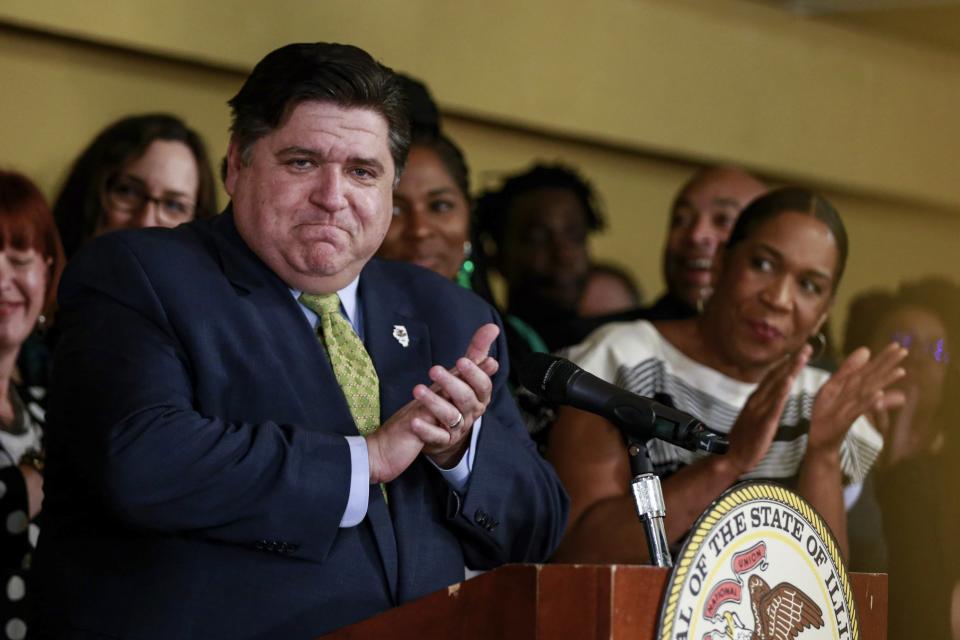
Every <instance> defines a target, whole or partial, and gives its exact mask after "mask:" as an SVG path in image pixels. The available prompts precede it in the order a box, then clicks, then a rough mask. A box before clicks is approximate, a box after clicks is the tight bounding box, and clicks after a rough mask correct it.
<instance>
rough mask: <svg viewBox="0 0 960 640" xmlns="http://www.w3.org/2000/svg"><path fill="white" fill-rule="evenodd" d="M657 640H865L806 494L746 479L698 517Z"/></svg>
mask: <svg viewBox="0 0 960 640" xmlns="http://www.w3.org/2000/svg"><path fill="white" fill-rule="evenodd" d="M657 637H658V638H660V640H794V639H799V640H814V639H819V638H834V639H837V640H854V639H859V637H860V632H859V623H858V620H857V612H856V609H855V608H854V603H853V592H852V591H851V590H850V583H849V580H848V577H847V571H846V568H845V567H844V564H843V559H842V558H841V556H840V550H839V548H838V547H837V543H836V540H834V538H833V534H831V533H830V530H829V529H828V528H827V526H826V524H825V523H824V522H823V520H822V519H821V518H820V516H819V515H817V513H816V512H815V511H814V510H813V508H812V507H811V506H810V505H809V504H808V503H807V502H806V501H805V500H804V499H803V498H801V497H800V496H798V495H796V494H795V493H793V492H791V491H789V490H788V489H785V488H783V487H780V486H778V485H774V484H769V483H762V482H746V483H742V484H738V485H736V486H734V487H733V488H732V489H730V490H728V491H727V492H725V493H724V494H723V495H721V496H720V497H719V498H718V499H717V500H716V502H714V503H713V504H712V505H711V506H710V508H709V509H707V511H706V512H705V513H704V514H703V515H702V516H700V518H699V519H698V520H697V522H696V524H695V525H694V527H693V529H692V531H691V533H690V536H689V537H688V538H687V541H686V543H685V544H684V546H683V549H682V550H681V552H680V555H679V557H678V559H677V562H676V564H675V565H674V568H673V571H672V573H671V575H670V580H669V581H668V583H667V591H666V596H665V597H664V603H663V608H662V609H661V611H660V626H659V630H658V632H657Z"/></svg>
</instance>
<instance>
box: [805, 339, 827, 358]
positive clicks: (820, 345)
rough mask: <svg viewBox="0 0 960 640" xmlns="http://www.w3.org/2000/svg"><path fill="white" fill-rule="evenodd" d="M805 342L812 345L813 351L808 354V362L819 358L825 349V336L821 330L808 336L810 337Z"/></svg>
mask: <svg viewBox="0 0 960 640" xmlns="http://www.w3.org/2000/svg"><path fill="white" fill-rule="evenodd" d="M807 342H808V343H810V346H812V347H813V353H812V354H811V355H810V360H809V362H813V361H814V360H819V359H820V357H821V356H822V355H823V354H824V352H825V351H826V350H827V336H825V335H824V333H823V331H818V332H816V333H815V334H813V335H812V336H810V339H809V340H807Z"/></svg>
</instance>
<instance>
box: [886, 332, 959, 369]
mask: <svg viewBox="0 0 960 640" xmlns="http://www.w3.org/2000/svg"><path fill="white" fill-rule="evenodd" d="M893 341H894V342H896V343H898V344H900V346H902V347H904V348H905V349H909V350H910V353H912V354H917V355H922V356H926V357H929V358H931V359H932V360H933V361H934V362H939V363H940V364H947V363H948V362H950V352H949V351H947V347H946V344H945V341H944V339H943V338H938V339H936V340H921V339H919V338H918V337H917V336H916V335H914V334H912V333H908V332H906V331H897V332H896V333H894V334H893Z"/></svg>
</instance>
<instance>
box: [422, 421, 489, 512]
mask: <svg viewBox="0 0 960 640" xmlns="http://www.w3.org/2000/svg"><path fill="white" fill-rule="evenodd" d="M482 424H483V417H480V418H477V419H476V421H475V422H474V423H473V431H471V432H470V447H469V448H468V449H467V450H466V452H465V453H464V454H463V457H462V458H460V462H458V463H457V466H455V467H454V468H452V469H441V468H440V467H439V466H438V465H437V464H436V463H435V462H434V461H433V460H430V458H427V460H430V464H432V465H433V466H434V467H436V468H437V471H439V472H440V475H441V476H443V479H444V480H446V481H447V484H449V485H450V486H451V487H452V488H453V490H454V491H456V492H457V493H460V494H463V493H466V491H467V485H468V484H470V474H471V473H473V459H474V457H476V453H477V438H478V437H480V427H481V426H482Z"/></svg>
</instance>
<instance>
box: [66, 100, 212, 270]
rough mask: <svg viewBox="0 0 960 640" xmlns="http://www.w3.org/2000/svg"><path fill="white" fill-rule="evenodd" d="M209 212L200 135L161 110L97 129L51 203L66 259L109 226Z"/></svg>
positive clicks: (173, 220) (173, 222) (174, 220)
mask: <svg viewBox="0 0 960 640" xmlns="http://www.w3.org/2000/svg"><path fill="white" fill-rule="evenodd" d="M216 213H217V202H216V193H215V187H214V180H213V172H212V171H211V170H210V163H209V161H208V159H207V151H206V148H205V147H204V144H203V141H202V140H201V139H200V136H198V135H197V134H196V133H195V132H194V131H193V130H192V129H190V128H188V127H187V125H186V124H184V123H183V122H182V121H181V120H180V119H178V118H176V117H174V116H171V115H167V114H148V115H141V116H131V117H127V118H123V119H122V120H118V121H117V122H114V123H113V124H111V125H110V126H109V127H107V128H106V129H104V130H103V131H101V132H100V134H98V135H97V137H96V138H94V139H93V141H92V142H91V143H90V145H89V146H88V147H87V148H86V149H84V151H83V153H81V154H80V156H79V157H78V158H77V159H76V161H75V162H74V164H73V168H72V170H71V171H70V175H69V176H68V177H67V181H66V183H65V184H64V186H63V189H62V190H61V191H60V195H59V196H58V197H57V200H56V204H55V205H54V208H53V214H54V217H55V218H56V221H57V227H58V228H59V230H60V236H61V237H62V238H63V247H64V250H65V251H66V254H67V257H68V258H69V257H71V256H72V255H73V254H74V253H75V252H76V251H77V249H79V248H80V246H81V245H82V244H83V243H84V242H86V241H87V240H89V239H90V238H92V237H94V236H97V235H100V234H102V233H106V232H108V231H115V230H117V229H129V228H140V227H175V226H177V225H178V224H181V223H183V222H189V221H190V220H193V219H194V218H205V217H209V216H212V215H214V214H216Z"/></svg>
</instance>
